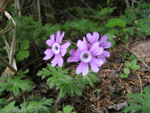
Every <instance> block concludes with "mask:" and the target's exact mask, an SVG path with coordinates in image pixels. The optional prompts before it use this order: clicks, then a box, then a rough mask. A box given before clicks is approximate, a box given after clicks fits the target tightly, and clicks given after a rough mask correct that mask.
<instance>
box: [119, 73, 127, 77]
mask: <svg viewBox="0 0 150 113" xmlns="http://www.w3.org/2000/svg"><path fill="white" fill-rule="evenodd" d="M120 77H121V78H127V77H128V75H127V74H124V73H123V74H121V75H120Z"/></svg>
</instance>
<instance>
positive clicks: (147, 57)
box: [131, 41, 150, 66]
mask: <svg viewBox="0 0 150 113" xmlns="http://www.w3.org/2000/svg"><path fill="white" fill-rule="evenodd" d="M131 50H132V52H133V53H134V54H135V55H136V56H137V57H138V58H140V59H141V60H142V61H144V62H145V63H146V64H147V65H148V66H150V41H144V42H139V43H137V44H133V45H132V47H131Z"/></svg>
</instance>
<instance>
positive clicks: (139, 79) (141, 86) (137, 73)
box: [134, 71, 143, 93]
mask: <svg viewBox="0 0 150 113" xmlns="http://www.w3.org/2000/svg"><path fill="white" fill-rule="evenodd" d="M134 72H135V73H136V75H137V76H138V79H139V82H140V88H141V93H143V88H142V80H141V77H140V76H139V75H138V73H137V72H136V71H134Z"/></svg>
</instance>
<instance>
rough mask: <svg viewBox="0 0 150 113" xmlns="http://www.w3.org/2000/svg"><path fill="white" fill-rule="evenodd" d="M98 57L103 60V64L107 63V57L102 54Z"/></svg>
mask: <svg viewBox="0 0 150 113" xmlns="http://www.w3.org/2000/svg"><path fill="white" fill-rule="evenodd" d="M97 57H98V59H101V60H103V64H104V63H105V62H106V58H105V56H103V55H102V54H101V55H98V56H97Z"/></svg>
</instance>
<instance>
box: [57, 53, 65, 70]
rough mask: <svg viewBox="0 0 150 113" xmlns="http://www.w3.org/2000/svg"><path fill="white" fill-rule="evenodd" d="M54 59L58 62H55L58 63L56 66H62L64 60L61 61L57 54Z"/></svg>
mask: <svg viewBox="0 0 150 113" xmlns="http://www.w3.org/2000/svg"><path fill="white" fill-rule="evenodd" d="M56 57H57V60H58V61H57V62H58V66H59V67H61V66H62V65H63V63H64V60H63V58H62V57H61V55H60V54H57V55H56Z"/></svg>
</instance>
